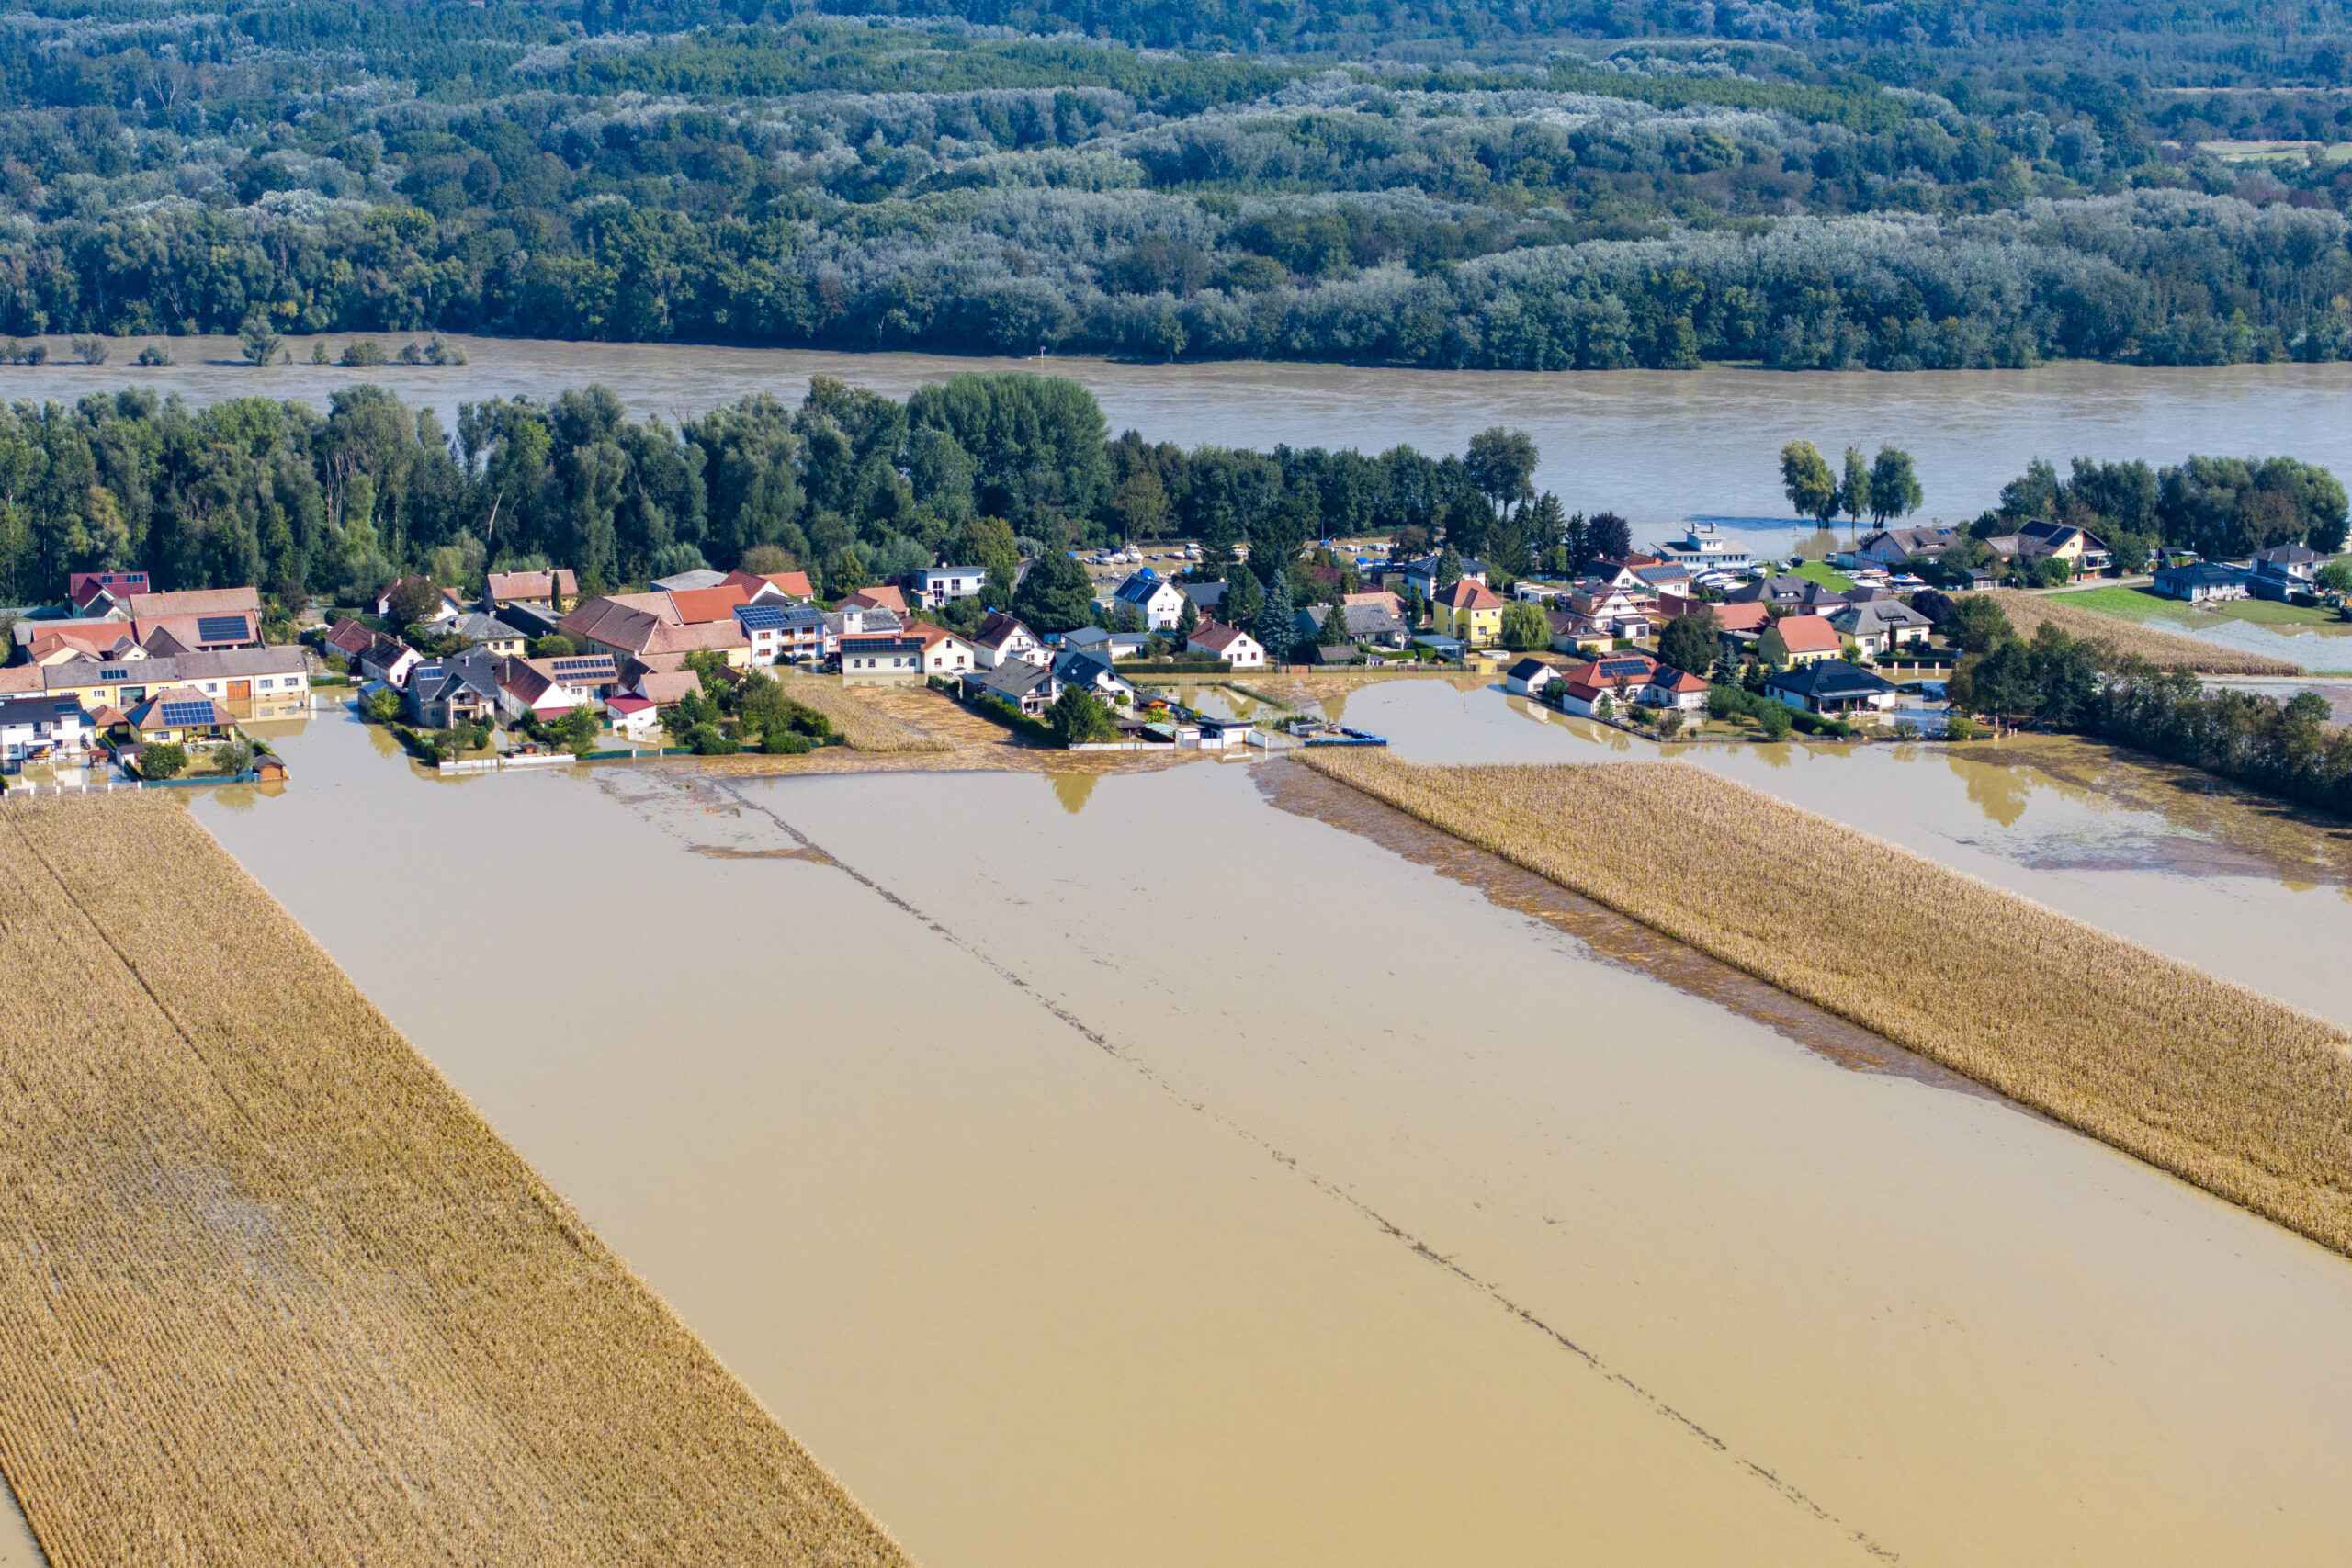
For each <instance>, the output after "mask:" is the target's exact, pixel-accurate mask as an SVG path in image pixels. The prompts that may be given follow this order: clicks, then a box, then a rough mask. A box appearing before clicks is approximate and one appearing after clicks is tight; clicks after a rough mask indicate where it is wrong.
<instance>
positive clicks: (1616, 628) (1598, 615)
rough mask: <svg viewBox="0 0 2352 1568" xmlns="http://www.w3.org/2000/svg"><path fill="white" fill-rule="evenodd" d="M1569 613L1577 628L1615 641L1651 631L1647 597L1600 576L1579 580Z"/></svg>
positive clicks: (1632, 639)
mask: <svg viewBox="0 0 2352 1568" xmlns="http://www.w3.org/2000/svg"><path fill="white" fill-rule="evenodd" d="M1568 614H1569V615H1571V616H1573V617H1574V618H1575V621H1576V623H1577V630H1579V631H1581V632H1585V633H1588V634H1589V635H1591V636H1595V637H1607V638H1609V639H1610V640H1611V642H1612V643H1613V642H1614V641H1615V639H1617V638H1618V637H1624V638H1626V639H1627V640H1628V641H1635V640H1638V639H1640V638H1642V637H1647V636H1649V635H1650V616H1649V610H1648V608H1647V607H1646V603H1645V601H1644V600H1643V599H1641V598H1639V597H1637V596H1636V595H1635V594H1634V593H1633V592H1628V591H1627V590H1625V589H1623V588H1617V587H1613V586H1610V585H1608V584H1605V583H1603V582H1600V581H1597V580H1586V581H1580V582H1578V583H1577V592H1574V593H1571V594H1570V595H1568ZM1456 635H1459V634H1456Z"/></svg>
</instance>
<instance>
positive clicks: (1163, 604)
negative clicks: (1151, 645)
mask: <svg viewBox="0 0 2352 1568" xmlns="http://www.w3.org/2000/svg"><path fill="white" fill-rule="evenodd" d="M1111 603H1112V604H1113V605H1114V606H1116V605H1120V604H1132V605H1134V606H1135V609H1136V614H1137V615H1141V616H1142V617H1143V626H1144V630H1146V631H1152V632H1164V631H1171V630H1173V629H1174V628H1175V626H1176V625H1177V623H1178V622H1180V621H1182V619H1183V618H1184V604H1185V603H1186V601H1185V596H1184V591H1183V590H1182V589H1181V588H1179V587H1177V586H1176V585H1175V584H1174V583H1172V582H1170V581H1168V580H1167V579H1166V578H1163V577H1161V576H1160V575H1159V573H1158V572H1156V571H1154V570H1151V569H1150V568H1149V567H1146V568H1144V569H1143V570H1141V571H1138V572H1133V573H1130V574H1129V575H1128V577H1127V580H1126V581H1125V582H1122V583H1120V584H1119V586H1118V587H1117V588H1115V589H1114V590H1113V591H1112V592H1111Z"/></svg>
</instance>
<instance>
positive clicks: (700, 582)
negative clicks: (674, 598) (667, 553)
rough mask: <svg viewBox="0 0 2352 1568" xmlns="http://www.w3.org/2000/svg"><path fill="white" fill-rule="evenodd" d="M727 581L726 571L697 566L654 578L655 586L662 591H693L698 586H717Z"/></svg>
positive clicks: (655, 589)
mask: <svg viewBox="0 0 2352 1568" xmlns="http://www.w3.org/2000/svg"><path fill="white" fill-rule="evenodd" d="M724 581H727V574H726V573H725V572H723V571H718V570H714V569H712V568H710V567H707V566H697V567H693V568H690V569H688V570H684V571H673V572H672V573H671V574H670V575H669V576H667V577H657V578H655V579H654V580H653V588H654V591H655V592H660V593H691V592H694V591H695V589H697V588H716V587H718V585H719V584H720V583H722V582H724Z"/></svg>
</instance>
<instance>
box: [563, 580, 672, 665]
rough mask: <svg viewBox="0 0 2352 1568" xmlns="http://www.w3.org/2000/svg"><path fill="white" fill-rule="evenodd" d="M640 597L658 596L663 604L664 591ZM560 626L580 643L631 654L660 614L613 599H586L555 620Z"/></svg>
mask: <svg viewBox="0 0 2352 1568" xmlns="http://www.w3.org/2000/svg"><path fill="white" fill-rule="evenodd" d="M638 597H640V598H651V599H660V600H662V601H663V602H664V603H665V604H666V603H667V602H668V600H669V595H668V594H666V593H655V594H640V595H639V596H638ZM558 624H559V625H560V626H562V627H563V629H564V630H565V631H567V632H569V633H571V635H572V636H573V637H578V638H579V639H581V640H582V641H583V642H598V643H602V644H604V645H605V647H607V648H619V649H628V651H629V652H631V653H639V652H642V651H643V650H644V649H645V645H646V643H647V642H648V640H649V639H650V638H651V637H652V636H653V632H654V629H655V628H656V627H658V626H661V624H662V620H661V617H660V616H658V615H654V614H653V613H652V612H650V611H648V610H642V609H639V608H638V607H637V606H635V605H631V604H622V603H621V602H620V601H619V600H617V599H613V598H604V599H590V600H587V601H585V602H584V603H582V604H575V605H573V606H572V607H571V610H569V611H567V612H566V613H565V615H564V617H563V619H562V620H561V621H560V622H559V623H558Z"/></svg>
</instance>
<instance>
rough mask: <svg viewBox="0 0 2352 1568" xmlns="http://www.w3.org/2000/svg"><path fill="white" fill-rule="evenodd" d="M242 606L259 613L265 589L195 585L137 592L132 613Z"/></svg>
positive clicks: (224, 611) (222, 610)
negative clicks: (172, 591)
mask: <svg viewBox="0 0 2352 1568" xmlns="http://www.w3.org/2000/svg"><path fill="white" fill-rule="evenodd" d="M240 610H243V611H244V612H245V613H247V614H248V615H259V614H260V613H261V590H260V589H258V588H193V589H187V590H185V591H183V592H178V593H134V594H132V595H131V596H130V614H131V615H132V617H133V618H135V619H139V620H144V619H146V618H147V617H149V616H151V615H235V614H236V613H237V612H238V611H240Z"/></svg>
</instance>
